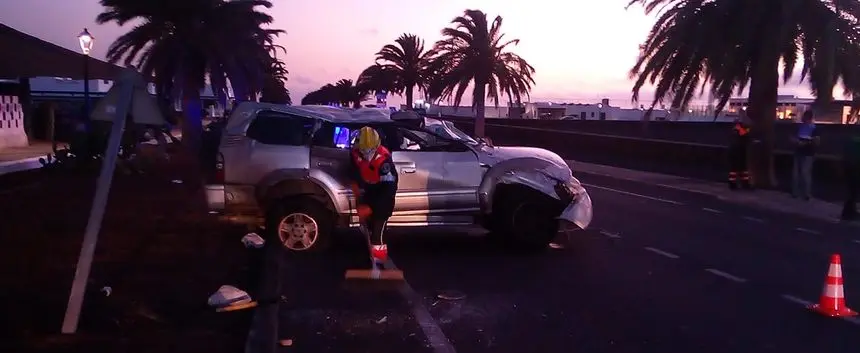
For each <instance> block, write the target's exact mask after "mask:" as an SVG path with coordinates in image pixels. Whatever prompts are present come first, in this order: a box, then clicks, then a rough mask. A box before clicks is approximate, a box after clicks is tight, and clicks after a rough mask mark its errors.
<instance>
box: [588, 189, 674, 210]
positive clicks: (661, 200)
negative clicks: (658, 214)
mask: <svg viewBox="0 0 860 353" xmlns="http://www.w3.org/2000/svg"><path fill="white" fill-rule="evenodd" d="M582 185H585V186H587V187H591V188H597V189H602V190H606V191H612V192H617V193H619V194H624V195H629V196H636V197H641V198H643V199H649V200H653V201H660V202H665V203H671V204H673V205H683V203H680V202H678V201H672V200H666V199H661V198H659V197H653V196H646V195H642V194H637V193H632V192H629V191H623V190H617V189H613V188H608V187H605V186H597V185H594V184H582Z"/></svg>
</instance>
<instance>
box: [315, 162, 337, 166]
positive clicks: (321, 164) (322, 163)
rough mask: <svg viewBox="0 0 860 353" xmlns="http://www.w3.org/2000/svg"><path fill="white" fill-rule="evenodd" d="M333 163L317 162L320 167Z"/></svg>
mask: <svg viewBox="0 0 860 353" xmlns="http://www.w3.org/2000/svg"><path fill="white" fill-rule="evenodd" d="M332 165H334V163H332V162H317V166H318V167H331V166H332Z"/></svg>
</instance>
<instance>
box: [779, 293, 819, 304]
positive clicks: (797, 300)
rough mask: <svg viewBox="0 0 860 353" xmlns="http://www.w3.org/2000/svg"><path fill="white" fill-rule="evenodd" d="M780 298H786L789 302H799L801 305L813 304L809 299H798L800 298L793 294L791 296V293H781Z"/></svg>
mask: <svg viewBox="0 0 860 353" xmlns="http://www.w3.org/2000/svg"><path fill="white" fill-rule="evenodd" d="M782 299H785V300H788V301H790V302H792V303H795V304H800V305H803V306H810V305H812V304H813V303H812V302H811V301H807V300H803V299H800V298H798V297H795V296H793V295H791V294H783V295H782Z"/></svg>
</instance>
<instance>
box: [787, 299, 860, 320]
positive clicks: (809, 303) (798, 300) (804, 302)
mask: <svg viewBox="0 0 860 353" xmlns="http://www.w3.org/2000/svg"><path fill="white" fill-rule="evenodd" d="M781 297H782V299H785V300H788V301H790V302H792V303H795V304H800V305H803V306H805V307H809V306H810V305H813V304H815V303H813V302H811V301H808V300H803V299H800V298H798V297H795V296H793V295H790V294H783V295H781ZM840 319H842V320H845V321H848V322H850V323H852V324H855V325H860V318H858V317H856V316H853V317H852V316H847V317H840Z"/></svg>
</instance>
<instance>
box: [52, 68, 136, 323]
mask: <svg viewBox="0 0 860 353" xmlns="http://www.w3.org/2000/svg"><path fill="white" fill-rule="evenodd" d="M117 84H120V85H122V86H121V90H120V93H121V94H120V98H119V100H118V102H117V105H116V111H115V113H116V116H115V117H114V121H113V127H112V129H111V132H110V139H109V140H108V145H107V148H106V149H105V158H104V162H103V163H104V164H102V169H101V173H99V179H98V184H97V185H96V192H95V196H93V205H92V208H91V209H90V218H89V220H87V229H86V231H85V232H84V242H83V245H82V246H81V255H80V257H79V258H78V265H77V267H76V270H75V279H74V281H73V282H72V289H71V292H70V293H69V302H68V306H67V307H66V316H65V317H64V318H63V328H62V333H66V334H69V333H75V332H76V331H77V330H78V321H79V319H80V316H81V307H82V306H83V303H84V293H85V292H86V288H87V281H88V279H89V277H90V268H91V267H92V264H93V255H94V254H95V251H96V242H97V241H98V236H99V231H100V230H101V226H102V220H103V219H104V214H105V206H107V200H108V194H109V192H110V185H111V182H112V181H113V173H114V169H115V167H116V159H117V153H119V144H120V141H121V139H122V131H123V129H124V128H125V122H126V116H127V115H128V113H129V110H130V109H131V97H132V94H133V92H134V85H133V84H132V82H117Z"/></svg>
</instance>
